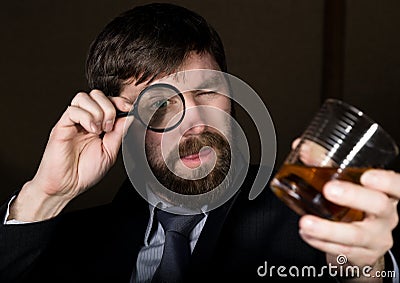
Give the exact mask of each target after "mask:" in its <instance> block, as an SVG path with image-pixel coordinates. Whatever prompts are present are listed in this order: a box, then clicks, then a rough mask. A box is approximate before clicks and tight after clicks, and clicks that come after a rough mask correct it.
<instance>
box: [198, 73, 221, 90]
mask: <svg viewBox="0 0 400 283" xmlns="http://www.w3.org/2000/svg"><path fill="white" fill-rule="evenodd" d="M220 84H223V81H222V80H221V77H220V76H212V77H210V78H207V79H205V80H203V81H202V82H201V83H200V84H199V85H198V86H196V87H195V88H194V89H195V90H194V92H198V91H201V90H204V89H215V88H216V87H215V86H219V85H220Z"/></svg>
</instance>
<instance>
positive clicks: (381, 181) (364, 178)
mask: <svg viewBox="0 0 400 283" xmlns="http://www.w3.org/2000/svg"><path fill="white" fill-rule="evenodd" d="M360 181H361V184H363V185H364V186H366V187H368V188H371V189H374V190H378V191H381V192H384V193H386V194H387V195H389V196H391V197H393V198H395V199H400V174H399V173H396V172H394V171H388V170H381V169H373V170H367V171H366V172H364V174H363V175H361V179H360Z"/></svg>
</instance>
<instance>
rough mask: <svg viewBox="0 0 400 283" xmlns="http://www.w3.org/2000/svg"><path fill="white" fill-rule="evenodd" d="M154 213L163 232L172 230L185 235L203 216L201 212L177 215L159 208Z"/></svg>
mask: <svg viewBox="0 0 400 283" xmlns="http://www.w3.org/2000/svg"><path fill="white" fill-rule="evenodd" d="M156 215H157V219H158V221H160V223H161V225H162V227H163V229H164V231H165V233H167V232H171V231H173V232H177V233H179V234H182V235H183V236H185V237H187V236H188V235H189V233H190V231H192V229H193V228H194V226H196V224H197V223H199V222H200V220H201V219H202V218H203V217H204V215H203V214H196V215H178V214H172V213H169V212H166V211H163V210H160V209H157V211H156Z"/></svg>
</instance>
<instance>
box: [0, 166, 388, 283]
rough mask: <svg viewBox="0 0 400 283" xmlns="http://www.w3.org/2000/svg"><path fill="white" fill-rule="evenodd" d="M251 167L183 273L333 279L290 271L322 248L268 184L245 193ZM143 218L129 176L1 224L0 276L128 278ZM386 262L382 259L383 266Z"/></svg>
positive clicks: (310, 262)
mask: <svg viewBox="0 0 400 283" xmlns="http://www.w3.org/2000/svg"><path fill="white" fill-rule="evenodd" d="M256 172H257V167H254V166H252V167H250V170H249V173H248V175H247V178H246V180H245V182H244V183H243V185H242V188H241V189H240V190H239V191H238V193H237V194H236V195H235V196H234V197H233V198H232V199H231V200H230V201H228V202H227V203H225V204H224V205H222V206H220V207H219V208H217V209H215V210H213V211H211V212H210V214H209V216H208V219H207V221H206V224H205V226H204V229H203V231H202V232H201V235H200V238H199V240H198V242H197V244H196V247H195V249H194V251H193V254H192V257H191V263H190V270H189V272H188V276H187V281H188V282H197V281H198V282H218V281H222V280H223V281H227V280H229V279H232V280H234V281H235V282H236V281H238V280H241V279H242V280H243V281H244V280H245V281H246V282H254V281H264V282H265V281H270V282H276V281H277V280H281V281H287V280H288V279H290V281H304V282H310V281H313V280H315V281H322V282H326V281H327V280H332V279H333V278H326V277H325V278H312V277H291V276H289V275H288V274H289V273H288V269H289V268H290V267H291V266H293V265H295V266H297V267H298V270H300V271H301V267H303V266H314V267H315V268H316V270H317V273H318V271H319V270H320V269H319V268H321V267H322V266H323V265H325V255H324V254H323V253H322V252H320V251H318V250H316V249H314V248H312V247H310V246H309V245H307V244H306V243H305V242H304V241H302V239H301V238H300V237H299V235H298V220H299V216H298V215H296V214H295V213H294V212H292V211H291V210H290V209H289V208H287V207H286V205H284V204H283V203H282V202H281V201H280V200H279V199H277V198H276V197H275V195H274V194H273V193H272V192H271V190H270V189H269V187H268V186H267V187H266V188H265V189H264V190H263V192H262V193H261V194H260V195H259V196H258V197H257V198H256V199H255V200H253V201H249V200H248V193H249V190H250V188H251V184H252V181H253V179H254V177H255V175H256ZM5 209H6V205H4V206H3V207H2V208H1V210H0V215H1V217H2V218H1V219H3V217H4V213H5ZM148 220H149V209H148V203H147V202H146V201H145V200H144V199H142V197H141V196H140V195H139V194H138V193H137V192H136V190H135V189H134V188H133V187H132V185H131V183H130V182H129V180H128V179H127V181H125V183H124V184H123V185H122V187H121V189H120V190H119V192H118V193H117V195H116V197H115V198H114V200H113V201H112V203H110V204H108V205H103V206H99V207H95V208H90V209H85V210H80V211H75V212H72V213H65V214H62V215H60V216H57V217H55V218H53V219H50V220H47V221H43V222H38V223H31V224H24V225H2V224H1V225H0V282H3V283H5V282H85V283H87V282H113V283H114V282H125V283H128V282H129V280H130V277H131V275H132V271H133V270H134V268H135V264H136V258H137V255H138V252H139V251H140V248H141V247H142V246H143V240H144V234H145V230H146V227H147V224H148ZM387 262H389V263H390V262H391V261H390V260H387ZM260 266H262V267H260ZM272 266H275V268H274V269H273V273H270V272H267V273H266V275H265V276H264V277H260V276H259V275H258V274H257V269H259V268H261V269H259V271H261V273H264V272H265V267H267V269H268V270H269V269H270V268H271V267H272ZM279 266H285V267H286V271H285V273H286V274H287V275H288V277H286V278H284V277H283V278H282V277H280V276H278V274H277V268H278V267H279ZM391 268H392V267H391V266H390V264H388V265H387V270H391ZM294 271H295V270H294ZM271 275H273V276H272V277H271Z"/></svg>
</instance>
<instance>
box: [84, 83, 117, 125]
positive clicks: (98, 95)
mask: <svg viewBox="0 0 400 283" xmlns="http://www.w3.org/2000/svg"><path fill="white" fill-rule="evenodd" d="M89 95H90V97H91V98H92V99H93V100H94V101H95V102H97V104H98V105H99V106H100V108H101V110H102V111H103V125H102V127H103V130H104V131H105V132H110V131H111V130H112V129H113V126H114V121H115V114H116V110H115V107H114V105H113V104H112V102H111V101H110V100H109V99H108V98H107V97H106V96H105V95H104V93H103V92H102V91H100V90H97V89H95V90H92V91H91V92H90V93H89Z"/></svg>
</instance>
